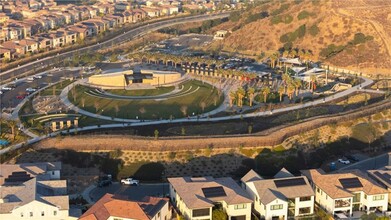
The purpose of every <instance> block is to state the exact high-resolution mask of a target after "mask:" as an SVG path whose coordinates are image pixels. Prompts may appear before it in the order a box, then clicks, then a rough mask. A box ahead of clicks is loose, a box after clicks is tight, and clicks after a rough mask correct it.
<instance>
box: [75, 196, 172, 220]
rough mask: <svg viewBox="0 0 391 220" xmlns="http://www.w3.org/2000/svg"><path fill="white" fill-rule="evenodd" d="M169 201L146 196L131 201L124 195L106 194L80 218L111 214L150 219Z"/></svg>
mask: <svg viewBox="0 0 391 220" xmlns="http://www.w3.org/2000/svg"><path fill="white" fill-rule="evenodd" d="M167 203H168V199H166V198H156V197H145V198H144V199H143V200H142V201H131V200H129V199H127V198H126V197H124V196H120V195H113V194H109V193H107V194H105V195H104V196H103V197H102V198H101V199H100V200H99V201H97V202H96V203H95V204H94V205H93V206H92V207H91V208H90V209H88V210H87V212H85V213H84V214H83V215H82V216H81V217H80V218H79V219H80V220H106V219H108V218H109V217H110V216H115V217H119V218H130V219H137V220H144V219H145V220H148V219H151V218H153V217H154V216H155V215H156V214H157V213H158V212H159V211H160V210H161V209H162V208H163V207H164V205H166V204H167Z"/></svg>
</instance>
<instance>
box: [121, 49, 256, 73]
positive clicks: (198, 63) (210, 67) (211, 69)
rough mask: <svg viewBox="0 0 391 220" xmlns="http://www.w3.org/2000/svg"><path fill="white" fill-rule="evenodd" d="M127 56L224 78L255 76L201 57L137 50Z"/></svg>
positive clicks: (221, 62) (220, 62) (219, 61)
mask: <svg viewBox="0 0 391 220" xmlns="http://www.w3.org/2000/svg"><path fill="white" fill-rule="evenodd" d="M128 58H129V59H133V60H137V61H140V62H147V63H148V64H151V63H154V64H159V63H160V62H162V63H163V64H164V65H166V66H168V64H169V63H171V65H172V66H173V67H177V66H178V64H180V65H181V66H182V67H183V68H190V69H193V70H194V72H195V70H196V69H198V70H199V73H200V74H207V73H213V74H214V75H216V74H217V76H222V77H226V78H233V77H238V78H240V79H242V80H251V79H254V78H255V77H256V76H257V75H256V74H255V73H250V72H246V71H241V70H234V69H223V68H221V66H222V65H223V64H224V62H223V61H221V60H215V59H207V58H202V57H191V56H181V55H172V54H162V53H149V52H139V53H133V54H129V55H128Z"/></svg>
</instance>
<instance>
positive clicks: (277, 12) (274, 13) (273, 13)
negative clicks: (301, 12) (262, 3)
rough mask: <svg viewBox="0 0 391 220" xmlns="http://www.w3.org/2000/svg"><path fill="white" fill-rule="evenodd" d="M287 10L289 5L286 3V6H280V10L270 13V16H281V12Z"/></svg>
mask: <svg viewBox="0 0 391 220" xmlns="http://www.w3.org/2000/svg"><path fill="white" fill-rule="evenodd" d="M288 8H289V3H287V4H282V5H281V6H280V8H278V9H276V10H274V11H272V13H271V15H273V16H275V15H279V14H281V13H282V12H284V11H285V10H287V9H288Z"/></svg>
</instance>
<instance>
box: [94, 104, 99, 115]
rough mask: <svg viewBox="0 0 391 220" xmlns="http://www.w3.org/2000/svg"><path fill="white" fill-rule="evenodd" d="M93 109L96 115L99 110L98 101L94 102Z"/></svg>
mask: <svg viewBox="0 0 391 220" xmlns="http://www.w3.org/2000/svg"><path fill="white" fill-rule="evenodd" d="M94 107H95V112H96V113H98V110H99V102H98V101H95V102H94Z"/></svg>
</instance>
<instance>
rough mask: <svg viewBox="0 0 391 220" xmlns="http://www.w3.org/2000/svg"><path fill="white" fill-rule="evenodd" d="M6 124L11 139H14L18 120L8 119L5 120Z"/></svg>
mask: <svg viewBox="0 0 391 220" xmlns="http://www.w3.org/2000/svg"><path fill="white" fill-rule="evenodd" d="M7 125H8V127H9V128H10V129H11V135H12V139H13V140H15V138H16V135H17V129H16V128H17V127H18V122H16V121H14V120H9V121H8V122H7Z"/></svg>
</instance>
